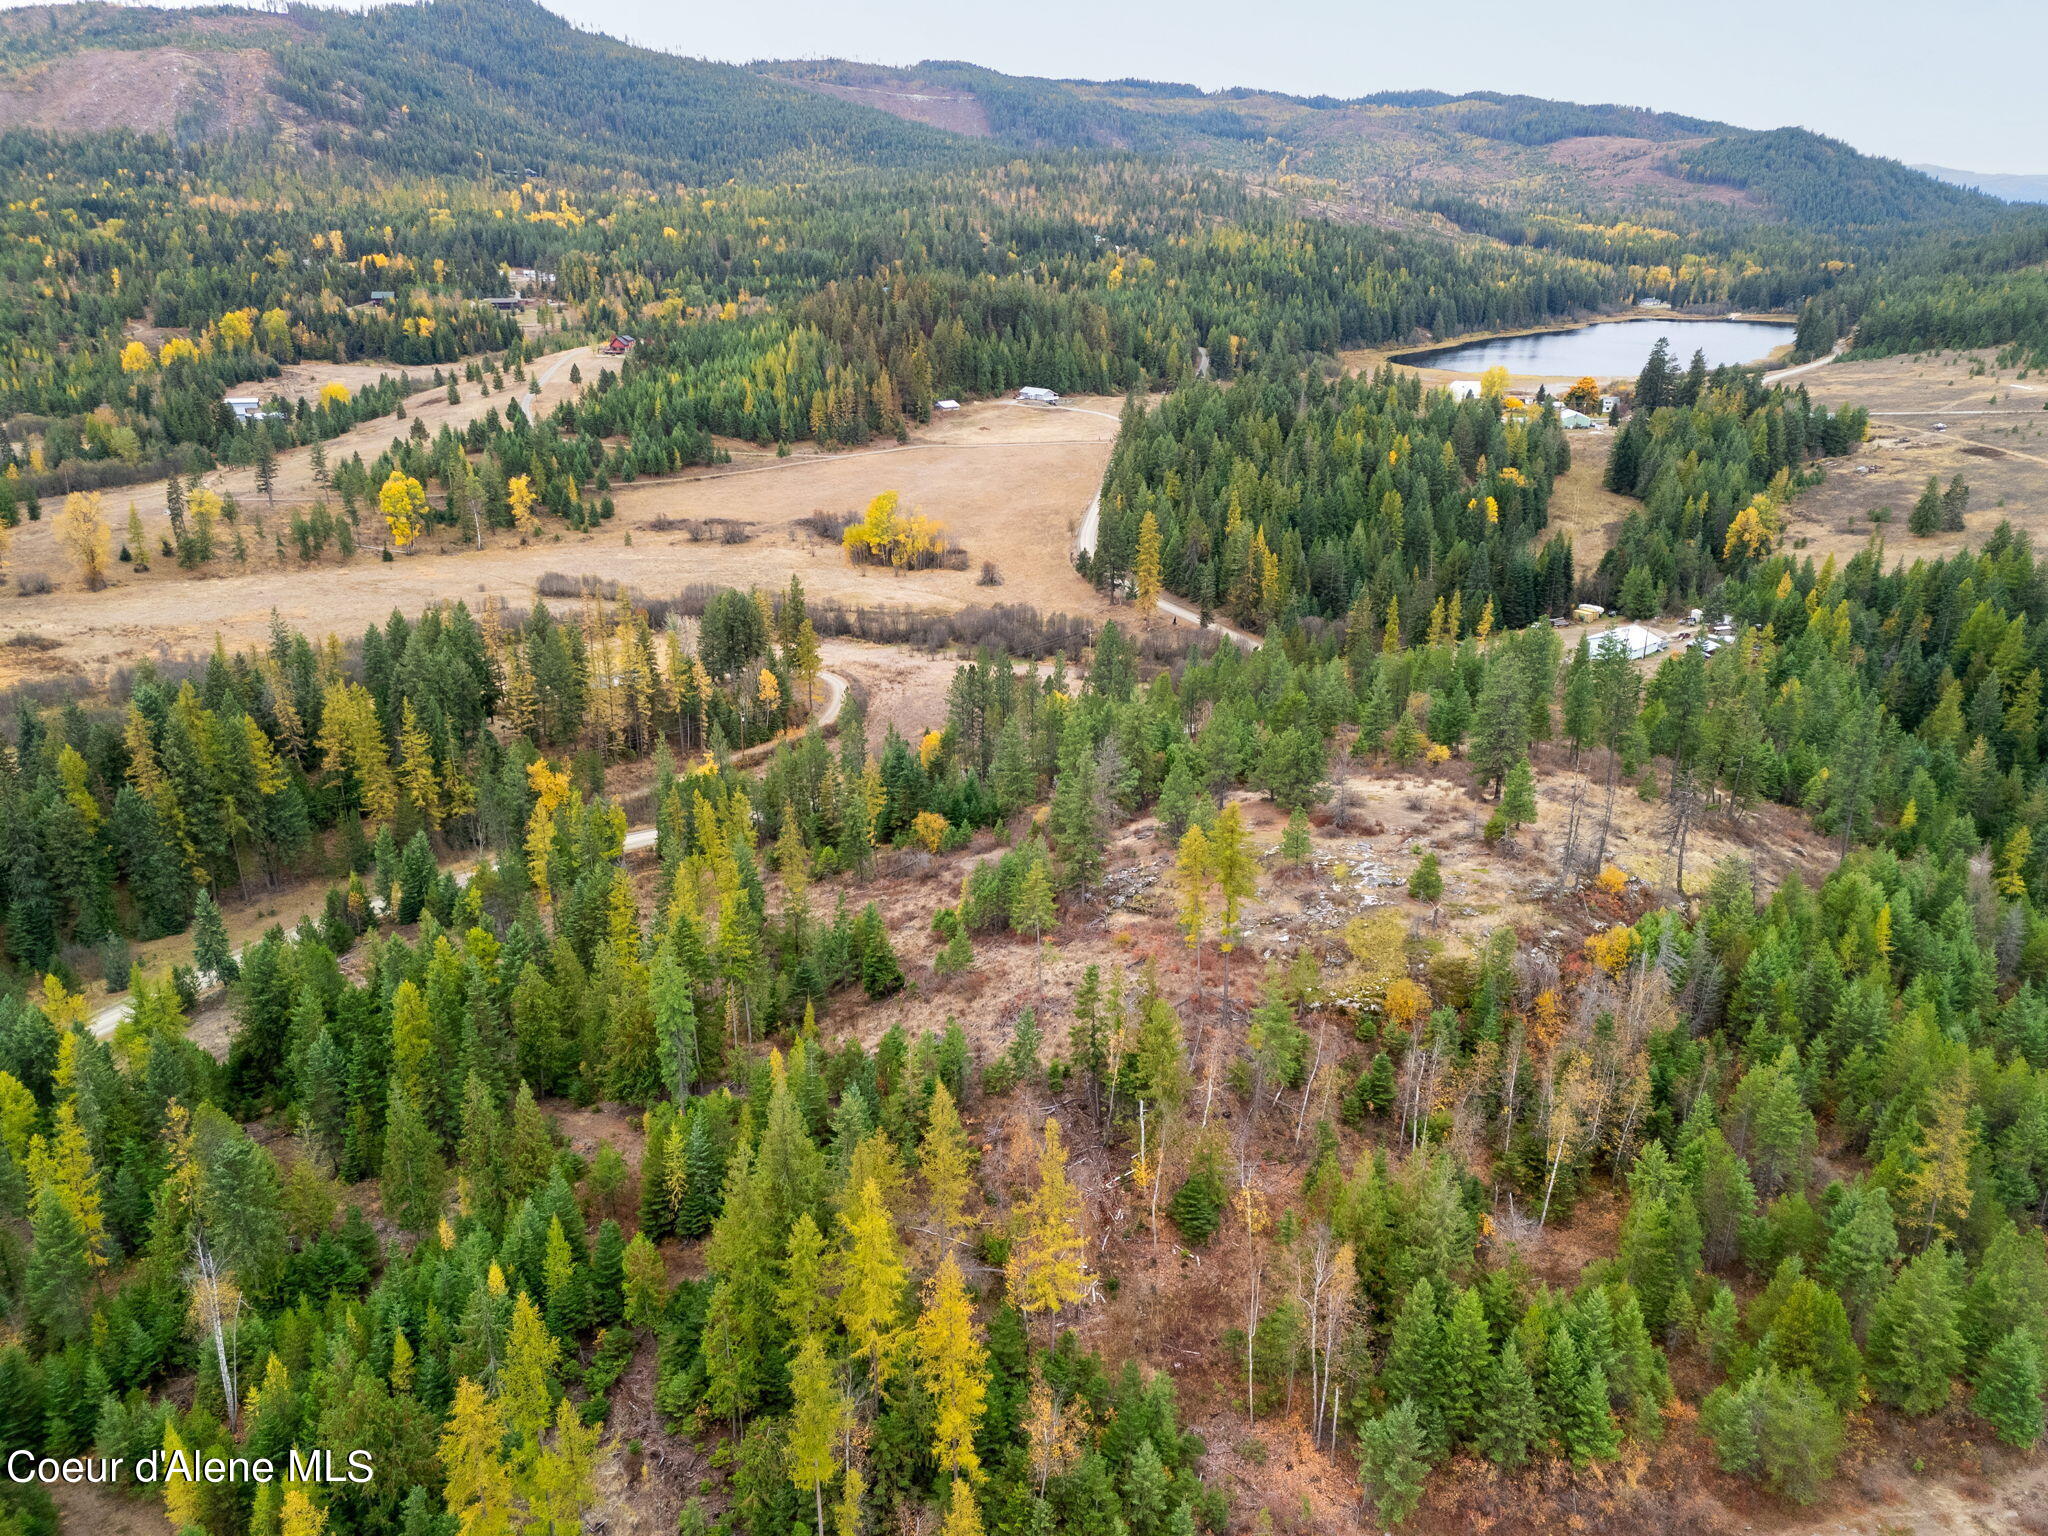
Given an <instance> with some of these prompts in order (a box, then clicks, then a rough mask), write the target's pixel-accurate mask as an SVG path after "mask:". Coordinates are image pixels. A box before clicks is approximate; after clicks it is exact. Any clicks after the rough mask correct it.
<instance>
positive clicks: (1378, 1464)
mask: <svg viewBox="0 0 2048 1536" xmlns="http://www.w3.org/2000/svg"><path fill="white" fill-rule="evenodd" d="M1358 1445H1359V1462H1358V1475H1359V1480H1360V1481H1361V1482H1363V1483H1364V1484H1365V1487H1366V1491H1367V1493H1368V1494H1369V1495H1370V1497H1371V1498H1372V1501H1373V1509H1374V1512H1375V1513H1377V1514H1378V1516H1379V1517H1380V1519H1381V1520H1383V1521H1385V1522H1386V1523H1387V1524H1389V1525H1399V1524H1400V1523H1401V1522H1402V1521H1403V1520H1406V1519H1407V1518H1408V1516H1409V1515H1411V1514H1412V1513H1414V1510H1415V1506H1416V1505H1417V1504H1418V1503H1420V1502H1421V1500H1422V1486H1423V1481H1424V1479H1425V1478H1427V1477H1428V1476H1429V1466H1430V1462H1429V1449H1428V1435H1427V1433H1426V1432H1425V1430H1424V1429H1423V1426H1422V1415H1421V1413H1420V1412H1419V1411H1418V1410H1417V1408H1416V1406H1415V1404H1414V1402H1413V1401H1411V1400H1410V1399H1408V1398H1402V1399H1401V1400H1400V1401H1399V1402H1397V1403H1395V1404H1394V1406H1393V1407H1391V1408H1389V1409H1388V1410H1387V1411H1386V1412H1385V1413H1382V1414H1380V1415H1378V1416H1377V1417H1376V1418H1372V1419H1368V1420H1367V1421H1366V1423H1365V1426H1364V1427H1363V1428H1362V1429H1360V1430H1359V1432H1358Z"/></svg>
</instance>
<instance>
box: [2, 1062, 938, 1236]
mask: <svg viewBox="0 0 2048 1536" xmlns="http://www.w3.org/2000/svg"><path fill="white" fill-rule="evenodd" d="M24 1091H25V1090H24ZM917 1167H918V1172H919V1173H920V1174H921V1175H923V1178H924V1191H925V1198H926V1200H927V1201H928V1202H929V1204H930V1207H931V1218H932V1225H933V1226H934V1227H936V1228H937V1229H938V1233H939V1247H940V1250H941V1251H942V1252H951V1251H952V1247H953V1243H954V1241H955V1240H956V1239H957V1238H958V1237H959V1235H960V1234H961V1233H962V1232H964V1231H965V1230H966V1229H967V1227H968V1226H969V1222H968V1219H967V1214H966V1213H967V1196H968V1193H969V1192H970V1191H971V1190H972V1189H973V1188H974V1175H973V1171H972V1169H971V1167H970V1166H969V1160H968V1151H967V1133H966V1131H965V1130H964V1129H963V1128H962V1127H961V1124H960V1111H959V1109H958V1108H957V1107H956V1106H955V1105H954V1103H953V1095H952V1094H951V1093H949V1092H948V1091H947V1089H946V1085H945V1083H944V1082H942V1081H941V1082H936V1083H934V1084H933V1085H932V1103H931V1108H930V1109H929V1110H928V1111H926V1114H925V1122H924V1140H923V1141H922V1142H920V1143H919V1144H918V1156H917Z"/></svg>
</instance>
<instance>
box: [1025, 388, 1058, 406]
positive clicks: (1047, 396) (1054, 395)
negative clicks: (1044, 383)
mask: <svg viewBox="0 0 2048 1536" xmlns="http://www.w3.org/2000/svg"><path fill="white" fill-rule="evenodd" d="M1017 398H1018V399H1019V400H1021V401H1023V402H1024V403H1025V404H1026V405H1058V404H1059V403H1060V395H1059V391H1058V390H1056V389H1040V388H1039V387H1038V386H1037V385H1036V384H1026V385H1025V386H1024V387H1023V388H1022V389H1020V390H1018V391H1017Z"/></svg>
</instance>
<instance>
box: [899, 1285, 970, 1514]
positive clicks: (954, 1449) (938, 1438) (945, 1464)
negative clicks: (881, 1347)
mask: <svg viewBox="0 0 2048 1536" xmlns="http://www.w3.org/2000/svg"><path fill="white" fill-rule="evenodd" d="M912 1342H913V1346H914V1348H915V1351H916V1357H917V1370H918V1379H919V1380H920V1381H922V1382H923V1383H924V1389H925V1391H926V1392H927V1393H929V1394H930V1396H931V1400H932V1403H933V1405H934V1416H933V1421H932V1458H933V1460H934V1461H935V1462H936V1463H937V1464H938V1468H939V1470H940V1471H941V1472H942V1473H951V1474H953V1475H954V1476H956V1477H964V1478H967V1479H969V1480H970V1481H971V1480H973V1479H975V1478H978V1477H979V1476H980V1473H981V1458H980V1457H979V1456H978V1455H977V1454H976V1452H975V1446H974V1436H975V1432H976V1431H977V1430H978V1429H979V1428H980V1426H981V1419H982V1415H983V1414H984V1413H985V1412H986V1411H987V1406H988V1351H987V1349H986V1348H984V1347H983V1345H982V1342H981V1339H980V1337H979V1334H978V1332H977V1330H976V1329H975V1326H974V1308H973V1305H972V1304H971V1303H970V1302H969V1300H968V1296H967V1287H966V1285H965V1283H964V1282H963V1281H962V1280H961V1278H960V1266H959V1265H957V1264H956V1263H954V1262H953V1255H952V1254H951V1253H947V1254H945V1255H944V1256H943V1257H942V1258H941V1259H940V1260H939V1267H938V1269H937V1270H936V1271H935V1272H934V1273H933V1275H932V1278H931V1280H930V1282H929V1283H928V1284H927V1286H926V1288H925V1305H924V1311H923V1312H922V1313H920V1314H919V1316H918V1319H917V1325H916V1328H915V1331H914V1333H913V1338H912Z"/></svg>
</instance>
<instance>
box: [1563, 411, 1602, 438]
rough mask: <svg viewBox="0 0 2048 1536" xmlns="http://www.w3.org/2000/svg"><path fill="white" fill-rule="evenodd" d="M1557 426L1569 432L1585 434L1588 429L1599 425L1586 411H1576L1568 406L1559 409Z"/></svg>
mask: <svg viewBox="0 0 2048 1536" xmlns="http://www.w3.org/2000/svg"><path fill="white" fill-rule="evenodd" d="M1557 424H1558V425H1559V426H1561V427H1563V428H1564V429H1565V430H1566V431H1567V432H1583V431H1585V430H1586V429H1587V428H1588V427H1593V426H1597V425H1599V423H1597V422H1596V421H1594V420H1593V418H1592V417H1590V416H1588V415H1587V414H1586V413H1585V412H1584V411H1575V410H1573V409H1572V408H1571V407H1570V406H1568V405H1560V406H1559V407H1558V408H1557Z"/></svg>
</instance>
